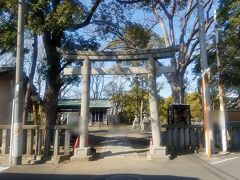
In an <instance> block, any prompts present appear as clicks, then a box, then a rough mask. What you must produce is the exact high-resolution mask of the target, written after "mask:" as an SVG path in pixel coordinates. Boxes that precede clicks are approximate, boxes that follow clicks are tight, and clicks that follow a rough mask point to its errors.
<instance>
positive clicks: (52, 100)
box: [43, 32, 62, 125]
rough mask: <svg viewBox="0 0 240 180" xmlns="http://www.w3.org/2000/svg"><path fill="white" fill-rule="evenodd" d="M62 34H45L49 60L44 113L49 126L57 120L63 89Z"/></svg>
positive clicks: (44, 40)
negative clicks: (61, 71) (61, 74)
mask: <svg viewBox="0 0 240 180" xmlns="http://www.w3.org/2000/svg"><path fill="white" fill-rule="evenodd" d="M60 41H61V33H51V34H50V32H44V34H43V43H44V47H45V51H46V57H47V58H46V59H47V65H48V69H47V83H46V90H45V93H44V97H43V111H44V113H45V115H46V123H47V125H55V124H56V120H57V103H58V96H59V92H60V88H61V85H62V84H61V78H60V69H61V66H60V58H61V57H60V54H59V52H58V51H57V47H60Z"/></svg>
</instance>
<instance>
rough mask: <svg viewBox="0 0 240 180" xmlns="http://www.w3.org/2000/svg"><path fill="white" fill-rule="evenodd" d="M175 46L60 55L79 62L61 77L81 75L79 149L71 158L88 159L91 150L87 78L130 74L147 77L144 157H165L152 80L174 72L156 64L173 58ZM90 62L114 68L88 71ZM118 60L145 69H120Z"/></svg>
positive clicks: (156, 98) (155, 92) (154, 85)
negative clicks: (147, 136)
mask: <svg viewBox="0 0 240 180" xmlns="http://www.w3.org/2000/svg"><path fill="white" fill-rule="evenodd" d="M178 49H179V46H174V47H167V48H160V49H153V50H141V51H128V52H93V51H78V52H62V53H63V57H64V58H65V59H67V60H71V61H83V63H82V64H83V65H82V67H81V68H65V69H64V74H65V75H82V99H81V101H82V103H81V113H80V119H79V133H80V137H79V140H80V142H79V147H78V148H76V149H75V150H74V156H73V157H72V158H73V159H78V158H88V159H91V158H92V151H91V147H89V145H88V123H89V118H90V117H89V102H90V77H91V76H96V75H131V74H147V75H148V89H149V90H148V91H149V106H150V120H151V138H152V141H151V144H150V147H149V153H148V158H150V159H151V158H156V157H160V158H161V157H165V156H166V147H163V146H161V137H160V136H161V134H160V121H159V113H158V96H157V89H156V77H157V75H159V74H161V73H171V72H174V71H175V69H176V68H175V67H174V66H163V65H160V64H159V63H158V60H159V59H166V58H173V57H175V53H176V52H177V51H178ZM94 61H115V62H117V63H116V65H114V66H113V67H110V68H91V62H94ZM121 61H143V62H144V65H145V67H121V65H120V64H119V63H118V62H121Z"/></svg>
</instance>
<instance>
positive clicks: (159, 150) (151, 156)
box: [147, 145, 170, 160]
mask: <svg viewBox="0 0 240 180" xmlns="http://www.w3.org/2000/svg"><path fill="white" fill-rule="evenodd" d="M149 150H150V151H149V152H148V154H147V159H148V160H169V159H170V156H169V155H167V147H165V146H158V147H155V146H153V145H150V148H149Z"/></svg>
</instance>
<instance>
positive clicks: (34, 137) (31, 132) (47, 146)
mask: <svg viewBox="0 0 240 180" xmlns="http://www.w3.org/2000/svg"><path fill="white" fill-rule="evenodd" d="M60 140H63V142H60ZM9 153H10V125H0V157H2V158H5V159H6V158H8V157H9ZM69 155H70V130H69V127H68V126H66V125H56V126H36V125H25V126H23V160H24V159H27V160H43V159H48V160H54V161H57V162H58V161H60V160H61V157H62V156H69ZM44 157H46V158H44Z"/></svg>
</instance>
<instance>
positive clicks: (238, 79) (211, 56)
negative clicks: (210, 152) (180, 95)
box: [193, 0, 240, 109]
mask: <svg viewBox="0 0 240 180" xmlns="http://www.w3.org/2000/svg"><path fill="white" fill-rule="evenodd" d="M239 17H240V2H239V1H238V0H231V1H228V0H220V1H219V10H218V16H217V26H216V27H217V28H218V31H219V34H220V36H219V38H220V61H221V67H222V82H223V88H224V94H225V95H226V94H228V93H234V94H236V95H238V99H239V97H240V96H239V94H240V88H239V87H240V71H239V68H240V58H239V57H240V44H239V39H240V28H239V21H240V18H239ZM215 42H216V40H215V35H213V36H212V44H211V45H210V46H211V50H210V51H209V52H208V63H209V65H210V66H211V67H212V71H211V72H212V79H211V82H210V92H211V101H212V109H218V108H219V100H218V76H217V60H216V49H215V47H216V45H215ZM193 72H194V73H195V74H196V75H198V76H200V72H201V71H200V60H199V59H198V61H196V63H195V67H194V69H193ZM226 98H227V97H225V99H226ZM233 101H237V99H234V100H233ZM225 103H226V107H227V108H228V106H229V108H232V107H231V103H229V104H228V103H227V101H225Z"/></svg>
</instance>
